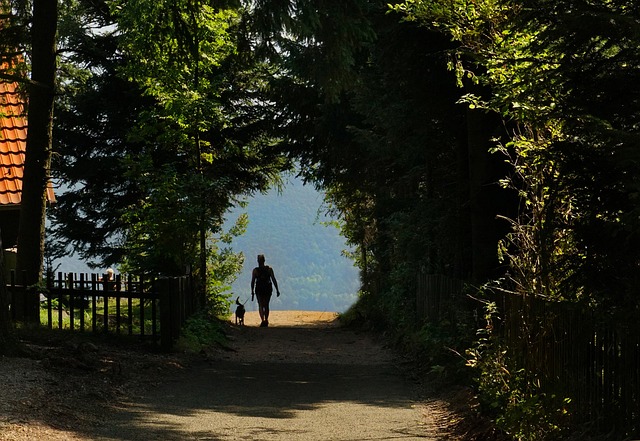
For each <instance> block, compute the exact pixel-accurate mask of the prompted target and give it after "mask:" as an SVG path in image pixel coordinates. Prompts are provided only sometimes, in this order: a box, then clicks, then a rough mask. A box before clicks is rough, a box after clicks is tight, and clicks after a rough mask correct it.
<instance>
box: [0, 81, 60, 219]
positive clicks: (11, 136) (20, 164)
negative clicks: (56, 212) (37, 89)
mask: <svg viewBox="0 0 640 441" xmlns="http://www.w3.org/2000/svg"><path fill="white" fill-rule="evenodd" d="M26 147H27V118H26V116H25V112H24V106H23V102H22V98H21V96H20V95H19V93H18V91H17V85H16V83H10V82H4V81H0V208H2V207H4V208H8V207H10V206H13V205H16V204H20V201H21V196H22V176H23V170H24V155H25V151H26ZM47 200H48V201H49V202H53V201H55V196H54V194H53V188H52V187H51V185H49V186H48V187H47Z"/></svg>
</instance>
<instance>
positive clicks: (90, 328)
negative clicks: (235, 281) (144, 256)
mask: <svg viewBox="0 0 640 441" xmlns="http://www.w3.org/2000/svg"><path fill="white" fill-rule="evenodd" d="M17 279H18V278H17V277H16V274H15V272H11V277H10V283H9V285H8V286H7V289H8V291H9V293H10V294H11V297H12V298H15V297H16V296H20V295H24V294H25V292H26V290H25V283H24V281H25V280H26V277H25V275H24V274H23V275H22V277H20V278H19V279H20V280H17ZM20 282H22V283H20ZM40 299H41V310H44V311H46V317H42V319H41V321H42V324H43V325H45V326H47V327H48V328H50V329H52V328H58V329H67V328H68V329H69V330H71V331H78V332H94V333H105V334H111V333H115V334H116V335H122V334H128V335H130V336H139V337H140V338H142V339H145V340H146V339H150V340H151V341H153V342H154V343H159V344H161V345H162V347H163V348H165V349H170V348H171V346H172V344H173V342H174V341H175V340H176V339H177V338H178V337H179V336H180V328H181V326H182V325H183V324H184V322H185V320H186V319H187V318H188V317H190V316H191V315H192V314H193V313H194V312H195V311H196V309H197V305H196V298H195V295H194V293H193V290H192V284H191V278H190V277H188V276H183V277H173V278H145V277H140V276H132V275H127V276H126V277H123V276H122V275H116V276H114V277H110V276H109V275H108V274H104V275H98V274H74V273H62V272H60V273H58V274H57V276H53V275H50V276H49V277H48V278H47V280H46V289H45V290H43V293H42V294H40ZM18 303H19V302H18ZM11 311H12V314H13V317H14V318H15V313H16V311H15V310H14V309H13V308H12V309H11ZM43 314H44V313H43Z"/></svg>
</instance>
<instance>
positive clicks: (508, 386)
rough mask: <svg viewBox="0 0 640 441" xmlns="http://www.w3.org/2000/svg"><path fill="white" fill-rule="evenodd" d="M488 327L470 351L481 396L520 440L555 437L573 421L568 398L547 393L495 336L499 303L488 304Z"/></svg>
mask: <svg viewBox="0 0 640 441" xmlns="http://www.w3.org/2000/svg"><path fill="white" fill-rule="evenodd" d="M485 308H486V314H485V317H484V318H485V320H486V326H485V328H484V329H480V330H478V340H477V342H476V344H475V345H474V346H473V347H472V348H471V349H469V350H467V365H468V366H470V367H472V368H473V369H474V370H475V371H476V372H477V375H478V376H477V378H476V381H477V384H478V387H479V391H480V399H481V402H482V404H483V406H484V408H485V410H486V411H487V412H488V413H490V414H492V415H494V417H495V420H496V422H497V423H498V425H499V427H500V428H501V429H503V430H504V431H505V432H506V433H507V434H509V435H510V436H512V437H513V438H514V439H518V440H523V441H524V440H531V441H539V440H554V439H563V438H562V436H563V434H564V433H565V430H566V428H567V426H568V422H569V419H568V417H569V414H568V404H569V402H570V401H569V400H568V399H561V398H560V397H557V396H556V395H553V394H547V393H545V392H544V390H543V389H542V387H541V384H540V382H539V380H538V379H536V378H532V375H531V374H530V373H529V372H527V370H526V369H524V367H522V366H517V363H516V362H515V360H514V358H513V357H511V356H510V355H509V348H507V347H505V346H504V344H503V343H502V342H501V341H500V339H499V338H498V336H496V335H495V328H494V326H495V323H494V322H496V321H498V320H499V317H498V316H497V312H498V311H497V309H496V305H495V303H491V302H489V303H487V304H486V305H485Z"/></svg>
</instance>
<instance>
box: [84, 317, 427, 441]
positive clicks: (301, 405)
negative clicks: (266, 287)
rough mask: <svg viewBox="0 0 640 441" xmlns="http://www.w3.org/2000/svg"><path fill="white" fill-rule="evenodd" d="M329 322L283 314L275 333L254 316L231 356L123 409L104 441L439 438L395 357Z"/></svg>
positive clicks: (239, 331)
mask: <svg viewBox="0 0 640 441" xmlns="http://www.w3.org/2000/svg"><path fill="white" fill-rule="evenodd" d="M324 314H325V315H323V313H313V314H311V315H309V314H308V313H305V312H295V311H293V312H292V311H288V312H284V311H282V312H280V313H276V314H274V315H273V316H272V318H270V322H271V321H272V320H273V323H274V324H273V326H270V327H268V328H260V327H258V326H257V324H256V323H254V321H253V320H254V319H255V318H252V317H250V315H249V314H247V317H245V320H246V323H247V325H246V326H235V325H232V326H230V329H229V338H230V347H228V348H226V349H219V350H210V351H208V352H206V358H205V359H204V360H202V361H200V362H197V363H196V364H195V365H194V366H192V367H191V368H190V369H188V370H186V371H185V372H184V373H183V374H181V375H179V376H177V377H175V378H174V379H172V381H171V382H169V383H167V384H162V385H159V386H158V388H157V389H155V390H150V391H148V393H145V394H144V396H142V397H140V399H139V400H136V401H135V402H131V403H129V404H128V405H126V406H124V407H123V408H121V409H118V411H117V412H116V418H115V419H114V422H115V423H114V424H112V425H111V426H110V427H108V428H106V427H105V428H103V430H101V431H100V432H101V433H100V434H99V437H97V438H95V439H100V440H116V439H118V440H120V439H122V440H143V439H144V440H150V439H152V440H155V439H162V440H183V439H197V440H301V441H304V440H314V441H315V440H392V439H402V440H417V439H421V440H425V439H433V440H435V439H437V438H435V437H431V435H430V433H429V430H428V427H427V426H425V425H424V424H423V419H424V416H423V412H422V410H423V409H422V406H421V404H420V403H419V401H417V398H418V397H417V395H416V392H415V391H414V390H413V385H412V384H411V383H410V382H408V381H407V380H406V379H404V378H403V377H402V375H401V374H400V370H399V369H398V367H397V362H396V361H395V359H394V357H393V355H392V354H391V353H390V352H389V351H388V350H386V349H385V348H384V347H383V346H381V345H380V344H379V343H378V342H376V341H374V340H373V339H372V338H371V336H370V335H368V334H359V333H357V332H355V331H353V330H349V329H345V328H343V327H341V326H340V325H339V322H338V321H337V320H336V316H335V314H331V313H324ZM257 321H258V322H259V320H257ZM252 323H253V325H252Z"/></svg>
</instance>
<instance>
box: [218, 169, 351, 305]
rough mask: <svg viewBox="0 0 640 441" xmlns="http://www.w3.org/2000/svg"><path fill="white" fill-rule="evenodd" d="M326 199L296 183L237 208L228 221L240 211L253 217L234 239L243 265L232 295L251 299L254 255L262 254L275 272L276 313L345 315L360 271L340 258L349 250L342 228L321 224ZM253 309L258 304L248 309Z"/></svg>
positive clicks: (232, 219) (309, 188)
mask: <svg viewBox="0 0 640 441" xmlns="http://www.w3.org/2000/svg"><path fill="white" fill-rule="evenodd" d="M321 205H322V195H321V194H319V193H318V192H317V191H316V190H315V189H314V188H313V187H310V186H304V185H303V184H302V183H301V182H300V181H299V180H297V179H292V180H291V181H290V182H289V183H288V184H287V186H286V187H285V189H284V191H283V192H282V194H278V192H277V191H275V190H272V191H270V192H269V193H268V194H265V195H257V196H255V197H254V198H252V199H251V200H250V201H249V205H248V206H247V208H246V209H244V210H242V209H239V210H236V211H235V212H233V213H231V215H230V216H229V218H228V221H229V222H232V221H235V219H237V217H238V215H239V213H242V212H246V213H247V214H248V215H249V226H248V228H247V232H246V234H245V235H243V236H241V237H238V238H236V240H235V241H234V243H233V248H234V250H235V251H242V252H243V253H244V255H245V265H244V268H243V271H242V273H241V274H240V275H239V277H238V280H236V282H235V283H234V284H233V292H234V297H235V296H240V297H241V298H242V299H245V300H246V299H247V298H250V297H251V286H250V282H251V271H252V269H253V268H254V267H255V266H256V265H257V263H256V256H257V255H258V254H264V255H265V256H266V263H267V265H269V266H271V267H272V268H273V269H274V272H275V275H276V279H277V280H278V285H279V286H280V292H281V293H282V295H281V297H280V298H275V295H274V299H273V301H272V307H273V308H274V309H302V310H311V311H338V312H343V311H345V310H346V309H347V308H348V307H349V306H351V305H352V304H353V303H354V302H355V301H356V298H357V292H358V289H359V277H358V270H357V268H355V267H354V266H353V262H352V261H351V260H350V259H348V258H346V257H344V256H343V255H342V251H343V250H344V249H345V248H347V247H346V245H345V243H344V238H343V237H341V236H340V235H339V233H338V230H337V229H336V228H334V227H331V226H325V225H322V224H321V223H320V222H322V221H326V220H328V219H327V218H326V217H324V216H320V218H319V217H318V216H319V213H318V210H319V209H320V207H321ZM247 308H248V309H249V310H254V309H256V308H255V303H254V304H253V305H249V303H247Z"/></svg>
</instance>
